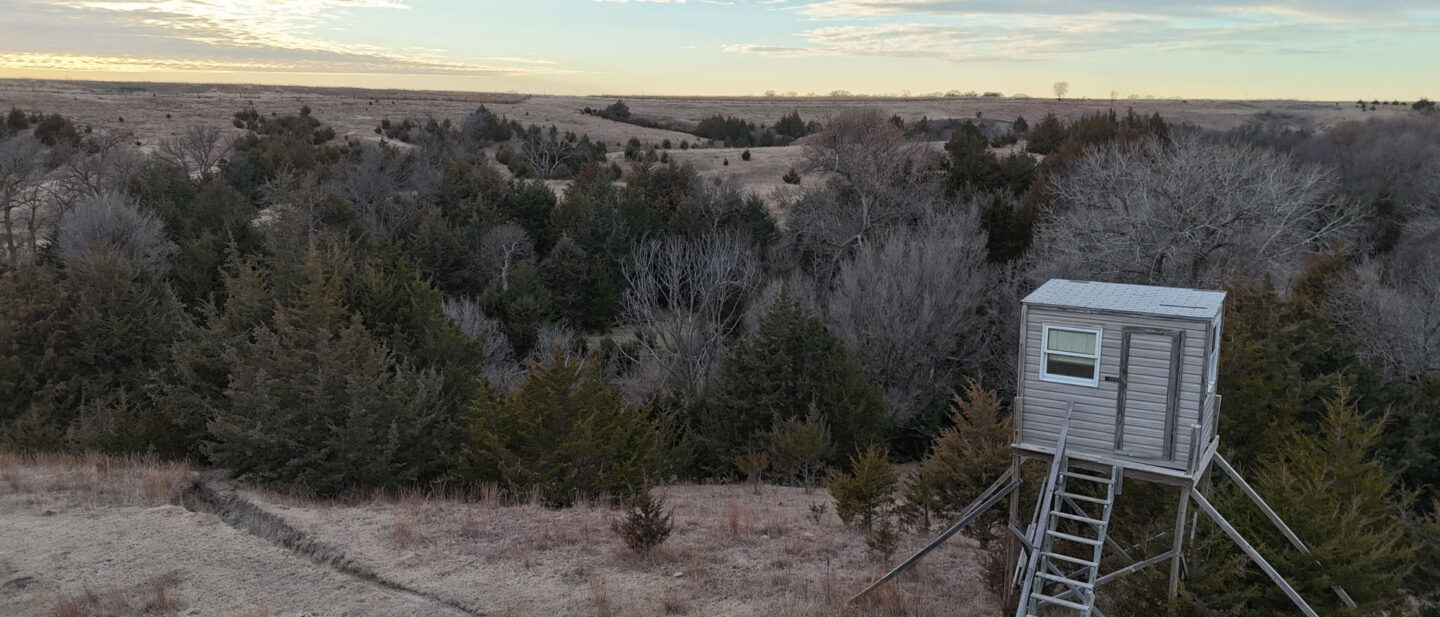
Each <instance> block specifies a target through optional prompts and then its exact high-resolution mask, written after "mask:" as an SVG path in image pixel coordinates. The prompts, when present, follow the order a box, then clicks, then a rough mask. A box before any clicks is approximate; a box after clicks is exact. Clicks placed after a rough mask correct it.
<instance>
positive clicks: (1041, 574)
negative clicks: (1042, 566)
mask: <svg viewBox="0 0 1440 617" xmlns="http://www.w3.org/2000/svg"><path fill="white" fill-rule="evenodd" d="M1035 576H1038V577H1040V578H1043V579H1045V580H1047V581H1053V582H1056V583H1060V584H1062V585H1069V586H1071V587H1076V588H1080V589H1094V588H1095V586H1094V585H1091V584H1090V583H1087V582H1085V581H1077V580H1075V579H1073V578H1065V577H1063V576H1056V575H1054V574H1050V573H1048V572H1036V573H1035Z"/></svg>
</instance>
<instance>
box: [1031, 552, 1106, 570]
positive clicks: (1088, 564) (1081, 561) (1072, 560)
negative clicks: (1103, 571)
mask: <svg viewBox="0 0 1440 617" xmlns="http://www.w3.org/2000/svg"><path fill="white" fill-rule="evenodd" d="M1044 555H1045V556H1046V557H1054V558H1056V559H1059V560H1062V561H1068V562H1070V563H1073V564H1075V565H1077V566H1085V567H1089V568H1093V567H1095V566H1098V565H1100V564H1098V563H1095V562H1093V561H1090V560H1089V559H1081V558H1079V557H1071V556H1069V555H1066V554H1064V553H1045V554H1044Z"/></svg>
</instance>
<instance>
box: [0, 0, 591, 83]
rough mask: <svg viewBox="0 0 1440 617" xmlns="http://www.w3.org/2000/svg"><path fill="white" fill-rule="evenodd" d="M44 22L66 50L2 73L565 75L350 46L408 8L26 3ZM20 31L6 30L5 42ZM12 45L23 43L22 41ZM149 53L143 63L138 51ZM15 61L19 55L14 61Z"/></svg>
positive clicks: (381, 1)
mask: <svg viewBox="0 0 1440 617" xmlns="http://www.w3.org/2000/svg"><path fill="white" fill-rule="evenodd" d="M21 3H22V5H24V4H26V3H29V4H30V5H31V6H30V7H24V6H22V8H21V11H20V12H21V13H24V12H25V9H26V8H33V9H34V10H35V11H36V12H39V13H41V14H42V15H43V16H44V18H45V22H46V23H47V24H48V26H49V27H54V28H57V29H59V31H60V34H61V35H65V34H67V33H66V32H65V31H66V29H69V30H71V31H74V32H94V33H97V35H96V36H91V37H85V36H65V37H64V38H66V39H68V41H67V42H68V43H69V44H68V45H67V46H66V47H67V48H66V49H53V48H52V49H45V50H37V49H5V47H6V45H5V43H3V42H0V52H5V53H0V67H8V68H38V67H44V68H52V69H53V68H79V67H87V70H114V71H154V70H187V71H234V70H261V71H276V72H296V71H301V72H329V73H419V74H475V75H521V74H534V73H541V74H545V73H560V72H566V71H564V70H562V69H561V68H559V67H557V66H555V65H554V63H553V62H550V61H547V60H542V59H532V58H515V57H498V58H488V59H482V60H478V61H477V60H467V59H455V58H452V57H450V56H449V55H448V54H447V53H445V52H444V51H443V50H440V49H434V48H426V47H399V48H397V47H383V46H379V45H370V44H362V43H353V42H342V41H338V40H335V39H333V38H329V37H327V36H325V34H324V33H333V32H344V31H345V29H344V28H343V27H340V26H341V24H342V23H343V20H344V19H346V18H348V17H351V16H352V15H353V14H355V13H356V12H359V11H373V10H386V11H403V10H408V9H409V8H410V7H409V5H407V4H405V3H404V2H403V1H401V0H58V1H53V2H48V3H43V4H42V3H40V2H37V1H35V0H21ZM12 27H14V24H13V23H12V24H11V26H10V27H6V26H0V35H3V34H5V33H7V32H8V31H9V29H10V28H12ZM12 34H14V35H13V36H9V37H6V36H0V39H4V38H10V39H11V40H12V41H13V40H15V39H17V38H22V37H23V34H21V33H12ZM136 49H143V50H145V53H143V54H135V53H133V50H136ZM12 52H13V53H12Z"/></svg>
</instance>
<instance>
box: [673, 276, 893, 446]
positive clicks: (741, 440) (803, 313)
mask: <svg viewBox="0 0 1440 617" xmlns="http://www.w3.org/2000/svg"><path fill="white" fill-rule="evenodd" d="M884 407H885V403H884V399H883V398H882V397H881V396H880V392H879V390H877V389H876V388H875V387H874V386H873V385H871V384H869V383H867V382H866V380H865V376H864V374H863V373H862V372H861V371H860V366H859V363H858V362H857V361H856V360H855V357H854V355H853V354H852V353H851V352H850V350H849V349H847V348H846V347H845V345H844V343H843V342H841V341H840V339H839V338H837V337H836V336H835V335H833V334H831V333H830V332H829V331H828V330H826V329H825V324H824V322H822V321H821V320H820V318H819V316H817V315H815V314H813V313H811V312H810V311H809V310H807V309H806V308H805V306H804V305H802V304H801V303H800V302H799V301H797V300H795V299H793V298H791V297H789V296H788V295H787V296H782V297H781V298H779V299H778V300H776V301H775V303H774V304H773V305H772V306H771V307H770V309H769V310H768V311H767V312H766V313H765V315H764V317H762V318H761V319H760V323H759V327H758V328H757V329H756V332H755V333H754V334H753V335H751V336H749V337H747V338H745V339H743V340H742V341H741V342H740V344H739V345H738V346H736V348H735V349H734V350H733V351H732V352H731V353H730V355H729V356H728V357H727V358H726V359H725V360H724V361H723V362H722V364H721V366H720V372H719V376H718V377H717V378H716V380H715V383H714V385H713V386H712V389H711V393H710V398H709V400H708V402H707V403H706V404H705V405H703V406H702V409H701V411H700V414H701V417H700V418H699V423H698V427H697V428H698V431H699V435H698V438H699V441H700V443H701V445H702V446H703V447H704V448H706V449H708V450H709V452H710V454H712V456H708V457H705V460H710V461H725V462H726V463H720V464H721V465H727V464H728V462H729V461H733V460H734V459H735V457H736V456H738V455H740V454H742V453H744V452H745V451H746V450H748V449H750V448H751V447H752V446H753V444H757V443H764V434H765V433H767V432H768V431H770V430H771V428H772V427H774V426H776V425H777V424H779V423H782V422H784V421H786V420H788V419H790V418H801V417H804V416H805V415H806V414H807V413H808V412H809V411H810V410H811V409H814V410H816V411H817V412H818V413H819V415H820V417H821V418H823V419H824V421H825V423H826V424H827V425H829V427H830V433H831V437H832V439H833V441H834V445H835V447H834V449H833V451H832V453H831V456H830V458H829V462H830V463H832V464H835V463H843V461H844V460H845V459H844V457H845V456H846V455H848V454H850V453H853V452H856V451H857V450H858V449H859V448H861V447H863V446H864V445H866V444H871V443H877V442H880V441H882V440H883V439H884V433H885V428H886V427H885V426H884V420H883V418H884ZM712 471H719V470H712Z"/></svg>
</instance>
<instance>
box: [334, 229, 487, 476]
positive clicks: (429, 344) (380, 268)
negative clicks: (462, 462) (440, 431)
mask: <svg viewBox="0 0 1440 617" xmlns="http://www.w3.org/2000/svg"><path fill="white" fill-rule="evenodd" d="M346 287H347V289H346V290H345V292H346V298H345V299H346V306H347V307H348V309H349V310H350V311H351V312H354V313H356V314H358V315H359V316H360V318H361V320H362V322H363V323H364V325H365V329H366V330H367V331H368V332H369V333H370V334H371V335H373V336H374V337H375V338H376V339H378V340H379V341H380V342H382V343H383V344H384V345H385V346H386V347H388V348H389V349H390V351H392V352H394V354H395V356H396V358H397V359H398V360H399V361H401V362H403V363H405V364H407V365H409V366H412V367H415V368H416V369H420V370H427V371H433V372H434V373H435V377H436V378H438V379H440V380H442V383H443V384H444V385H443V387H442V391H443V396H442V400H443V404H442V405H441V406H440V407H439V408H438V409H437V410H436V411H437V412H438V414H439V416H440V420H441V421H442V422H443V423H451V422H457V421H458V420H459V418H460V416H461V415H462V414H463V413H464V411H465V409H466V408H468V407H469V406H470V404H471V403H472V402H473V401H474V400H475V398H476V397H477V396H479V395H480V394H481V389H482V386H481V385H480V383H481V382H480V380H479V379H478V377H479V374H480V368H481V367H482V366H483V364H484V352H483V349H481V346H480V343H479V341H476V340H475V339H472V338H470V337H469V336H466V335H465V333H464V332H462V331H461V330H460V327H459V326H457V325H455V322H454V321H453V320H451V319H450V318H449V317H447V316H446V315H445V311H444V310H443V308H442V307H441V304H442V300H443V298H442V297H441V295H440V292H438V291H436V290H435V288H434V287H432V286H430V284H429V283H427V282H425V280H424V279H423V278H421V276H420V270H419V268H417V267H416V266H415V264H414V263H413V262H412V261H410V259H409V256H408V255H406V254H405V252H404V251H402V250H401V249H400V248H399V247H398V246H395V245H390V244H386V245H382V246H379V247H376V249H375V254H374V255H372V256H371V257H370V259H369V260H368V263H366V264H364V265H363V266H362V267H360V268H358V269H357V271H356V272H355V273H354V275H353V277H352V279H351V280H350V281H347V285H346ZM446 437H447V438H448V435H446ZM453 443H454V442H453V440H450V441H442V442H441V443H439V444H437V446H439V447H441V448H445V447H446V446H447V444H453Z"/></svg>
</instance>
